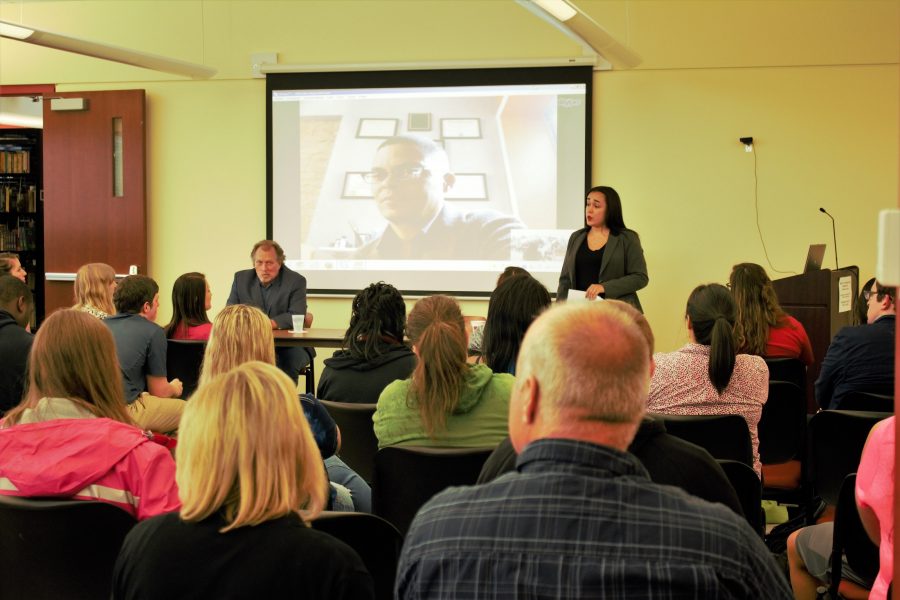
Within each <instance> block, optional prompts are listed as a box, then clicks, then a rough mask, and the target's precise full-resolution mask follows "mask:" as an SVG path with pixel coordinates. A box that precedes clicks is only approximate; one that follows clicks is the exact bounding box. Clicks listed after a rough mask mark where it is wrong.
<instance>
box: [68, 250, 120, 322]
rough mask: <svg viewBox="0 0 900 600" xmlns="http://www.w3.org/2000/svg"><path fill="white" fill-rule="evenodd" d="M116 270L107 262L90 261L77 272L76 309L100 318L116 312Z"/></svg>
mask: <svg viewBox="0 0 900 600" xmlns="http://www.w3.org/2000/svg"><path fill="white" fill-rule="evenodd" d="M116 285H117V284H116V271H115V270H114V269H113V268H112V267H111V266H109V265H108V264H106V263H88V264H86V265H82V266H81V268H79V269H78V272H77V273H75V306H73V307H72V308H74V309H75V310H80V311H83V312H86V313H88V314H89V315H92V316H94V317H97V318H98V319H106V318H108V317H111V316H112V315H114V314H116V308H115V306H114V305H113V294H114V293H115V291H116Z"/></svg>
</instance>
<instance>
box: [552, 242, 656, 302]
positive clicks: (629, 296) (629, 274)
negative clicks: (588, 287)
mask: <svg viewBox="0 0 900 600" xmlns="http://www.w3.org/2000/svg"><path fill="white" fill-rule="evenodd" d="M589 229H590V228H589V227H585V228H584V229H579V230H578V231H576V232H575V233H573V234H572V236H571V237H570V238H569V245H568V246H567V247H566V257H565V259H563V266H562V271H561V272H560V274H559V288H558V289H557V290H556V299H557V300H565V299H566V298H567V297H568V295H569V290H570V289H572V286H574V285H575V254H576V253H577V252H578V248H579V246H581V244H583V243H584V240H585V238H586V237H587V234H588V230H589ZM648 281H650V278H649V277H647V261H645V260H644V249H643V248H641V240H640V239H639V238H638V235H637V234H636V233H635V232H633V231H631V230H630V229H624V230H622V231H621V232H620V233H619V234H618V235H614V234H612V233H610V234H609V240H608V241H607V242H606V250H605V251H604V252H603V262H602V263H601V265H600V278H599V280H598V283H602V284H603V287H604V289H605V290H606V292H605V293H604V297H606V298H607V299H609V300H622V301H623V302H627V303H629V304H631V305H633V306H634V307H635V308H637V309H638V310H640V311H641V312H643V309H642V308H641V301H640V300H638V296H637V293H636V292H637V291H638V290H639V289H641V288H644V287H647V282H648Z"/></svg>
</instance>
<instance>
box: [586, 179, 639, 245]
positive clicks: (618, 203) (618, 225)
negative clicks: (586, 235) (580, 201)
mask: <svg viewBox="0 0 900 600" xmlns="http://www.w3.org/2000/svg"><path fill="white" fill-rule="evenodd" d="M591 192H600V193H601V194H603V197H604V198H606V226H607V227H609V230H610V232H612V233H613V235H619V234H620V233H622V231H623V230H625V229H628V228H627V227H625V218H624V217H623V216H622V199H621V198H619V192H617V191H616V190H614V189H613V188H611V187H609V186H606V185H597V186H594V187H592V188H591V189H589V190H588V193H587V194H585V197H587V195H588V194H590V193H591Z"/></svg>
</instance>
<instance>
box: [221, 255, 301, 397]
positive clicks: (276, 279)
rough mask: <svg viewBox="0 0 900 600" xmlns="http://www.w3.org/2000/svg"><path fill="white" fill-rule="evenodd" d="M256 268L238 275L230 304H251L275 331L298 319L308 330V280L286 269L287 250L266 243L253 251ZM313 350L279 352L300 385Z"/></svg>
mask: <svg viewBox="0 0 900 600" xmlns="http://www.w3.org/2000/svg"><path fill="white" fill-rule="evenodd" d="M250 258H251V259H252V260H253V268H252V269H245V270H243V271H238V272H237V273H235V274H234V282H233V283H232V284H231V293H230V294H229V295H228V301H227V302H226V304H228V305H229V306H230V305H232V304H247V305H250V306H255V307H256V308H258V309H259V310H261V311H263V312H264V313H266V315H267V316H268V317H269V320H270V321H271V322H272V329H291V328H292V327H293V322H292V321H293V316H294V315H305V317H304V324H303V326H304V327H309V326H310V324H311V323H312V315H311V314H310V313H308V312H307V307H306V278H305V277H304V276H303V275H301V274H300V273H296V272H294V271H292V270H290V269H289V268H287V267H286V266H284V250H282V249H281V246H280V245H279V244H278V243H277V242H273V241H272V240H262V241H259V242H257V243H256V244H255V245H254V246H253V250H251V251H250ZM310 356H315V354H312V349H310V350H307V349H306V348H301V347H297V346H293V347H281V348H276V349H275V360H276V364H277V365H278V368H279V369H281V370H282V371H284V372H285V373H287V375H288V377H290V378H291V380H292V381H294V382H296V381H297V378H298V377H299V376H300V371H301V370H302V369H303V367H305V366H306V365H307V364H309V361H310Z"/></svg>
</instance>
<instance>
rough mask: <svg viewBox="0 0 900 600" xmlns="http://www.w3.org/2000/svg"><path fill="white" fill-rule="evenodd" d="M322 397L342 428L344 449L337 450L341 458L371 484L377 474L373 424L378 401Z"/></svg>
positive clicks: (342, 445)
mask: <svg viewBox="0 0 900 600" xmlns="http://www.w3.org/2000/svg"><path fill="white" fill-rule="evenodd" d="M319 401H320V402H321V403H322V406H324V407H325V409H326V410H327V411H328V414H330V415H331V418H332V419H334V422H335V423H337V426H338V427H339V428H340V430H341V450H340V452H338V455H339V456H340V457H341V460H343V461H344V462H345V463H347V465H348V466H349V467H350V468H351V469H353V470H354V471H356V472H357V474H358V475H359V476H360V477H362V478H363V479H365V480H366V481H367V482H369V483H370V484H371V483H372V480H373V477H374V474H375V453H376V452H378V439H377V438H376V437H375V430H374V426H373V424H372V415H373V414H375V406H376V405H375V404H355V403H353V402H333V401H331V400H322V399H320V400H319Z"/></svg>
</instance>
